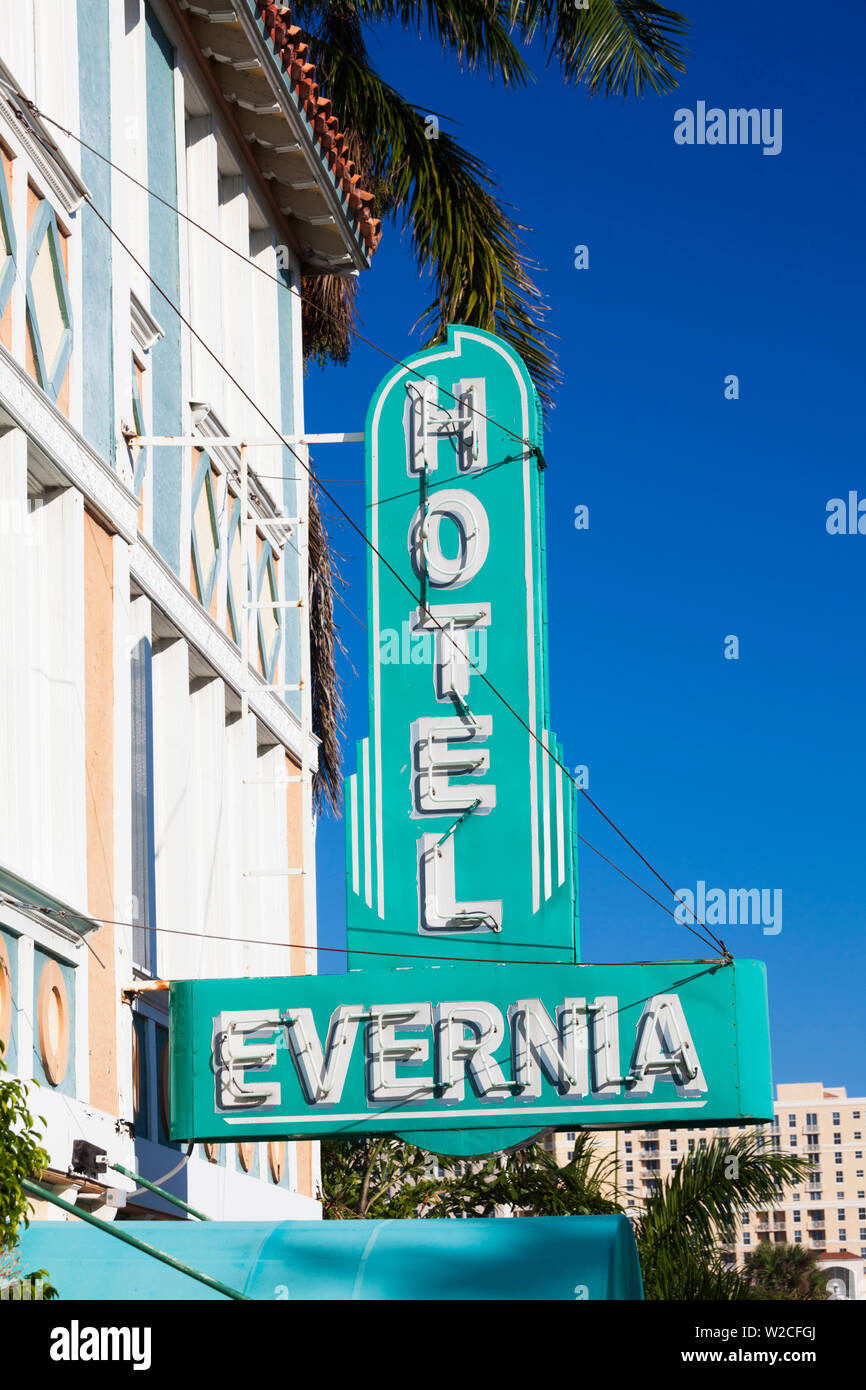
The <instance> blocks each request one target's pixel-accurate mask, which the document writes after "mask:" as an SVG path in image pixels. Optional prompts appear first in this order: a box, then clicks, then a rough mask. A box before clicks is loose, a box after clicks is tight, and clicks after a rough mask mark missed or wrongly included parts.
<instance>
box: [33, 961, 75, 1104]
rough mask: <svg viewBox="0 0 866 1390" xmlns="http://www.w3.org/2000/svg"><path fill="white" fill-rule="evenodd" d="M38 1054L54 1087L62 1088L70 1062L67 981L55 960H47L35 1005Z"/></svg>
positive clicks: (40, 978) (40, 979)
mask: <svg viewBox="0 0 866 1390" xmlns="http://www.w3.org/2000/svg"><path fill="white" fill-rule="evenodd" d="M36 1019H37V1025H38V1029H39V1055H40V1057H41V1058H42V1065H43V1067H44V1068H45V1075H46V1076H47V1077H48V1080H49V1081H50V1083H51V1085H52V1086H59V1085H60V1083H61V1081H62V1080H63V1078H64V1076H65V1075H66V1066H67V1063H68V1061H69V1001H68V999H67V997H66V981H65V980H64V978H63V974H62V971H61V969H60V966H59V965H58V964H57V962H56V961H55V960H47V961H46V962H45V964H44V965H43V967H42V974H41V975H40V977H39V995H38V998H37V1002H36Z"/></svg>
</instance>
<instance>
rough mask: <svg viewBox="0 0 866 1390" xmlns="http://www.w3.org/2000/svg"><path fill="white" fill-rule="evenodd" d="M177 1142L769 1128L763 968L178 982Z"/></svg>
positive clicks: (441, 1140)
mask: <svg viewBox="0 0 866 1390" xmlns="http://www.w3.org/2000/svg"><path fill="white" fill-rule="evenodd" d="M170 1044H171V1133H172V1138H173V1139H175V1140H193V1139H197V1140H215V1141H232V1140H240V1139H245V1140H249V1139H271V1138H279V1137H284V1136H286V1137H292V1138H314V1137H321V1138H324V1137H331V1138H339V1137H340V1136H346V1135H352V1134H358V1133H373V1134H397V1135H400V1136H402V1137H405V1138H406V1139H408V1140H410V1141H411V1142H413V1143H416V1144H419V1145H420V1146H421V1147H422V1148H426V1149H430V1150H431V1151H433V1152H438V1153H456V1154H475V1153H489V1152H492V1151H494V1150H497V1149H502V1148H507V1147H510V1146H513V1145H514V1144H517V1143H521V1142H523V1141H524V1140H525V1139H528V1138H530V1137H532V1136H533V1135H535V1134H538V1133H540V1132H543V1131H544V1130H546V1129H550V1128H552V1127H560V1128H561V1127H570V1126H572V1125H575V1126H576V1125H582V1126H584V1127H591V1128H597V1127H603V1126H605V1125H610V1126H617V1127H619V1126H629V1125H634V1126H635V1127H638V1126H640V1127H646V1126H648V1125H707V1124H719V1123H730V1122H734V1123H736V1122H740V1121H743V1120H766V1119H771V1118H772V1114H773V1106H772V1087H771V1081H770V1046H769V1030H768V1021H767V998H766V982H765V974H764V966H763V965H762V964H761V963H760V962H758V961H748V960H747V961H736V962H730V963H728V964H705V963H698V962H690V961H673V962H671V961H667V962H653V963H647V964H635V965H565V966H548V965H544V966H535V967H533V966H527V965H520V966H516V967H515V966H510V965H470V964H459V965H437V966H424V967H420V968H404V969H397V970H387V971H363V972H356V973H351V974H349V975H325V976H318V977H313V976H300V977H297V978H296V977H278V978H270V979H239V980H186V981H180V982H177V983H174V984H172V986H171V1032H170Z"/></svg>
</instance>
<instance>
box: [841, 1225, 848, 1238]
mask: <svg viewBox="0 0 866 1390" xmlns="http://www.w3.org/2000/svg"><path fill="white" fill-rule="evenodd" d="M839 1239H840V1240H847V1239H848V1237H847V1235H846V1234H845V1228H844V1227H843V1226H840V1227H839Z"/></svg>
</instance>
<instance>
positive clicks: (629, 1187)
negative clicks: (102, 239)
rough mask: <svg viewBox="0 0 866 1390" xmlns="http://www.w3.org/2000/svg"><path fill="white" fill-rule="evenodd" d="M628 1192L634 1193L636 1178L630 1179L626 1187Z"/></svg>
mask: <svg viewBox="0 0 866 1390" xmlns="http://www.w3.org/2000/svg"><path fill="white" fill-rule="evenodd" d="M625 1190H626V1192H634V1178H629V1180H628V1182H627V1183H626V1185H625Z"/></svg>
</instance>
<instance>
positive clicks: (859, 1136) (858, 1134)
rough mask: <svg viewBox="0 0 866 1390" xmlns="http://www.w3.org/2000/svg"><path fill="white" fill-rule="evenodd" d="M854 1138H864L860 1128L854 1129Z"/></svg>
mask: <svg viewBox="0 0 866 1390" xmlns="http://www.w3.org/2000/svg"><path fill="white" fill-rule="evenodd" d="M854 1138H855V1139H862V1138H863V1134H862V1131H861V1130H859V1129H855V1131H854Z"/></svg>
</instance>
